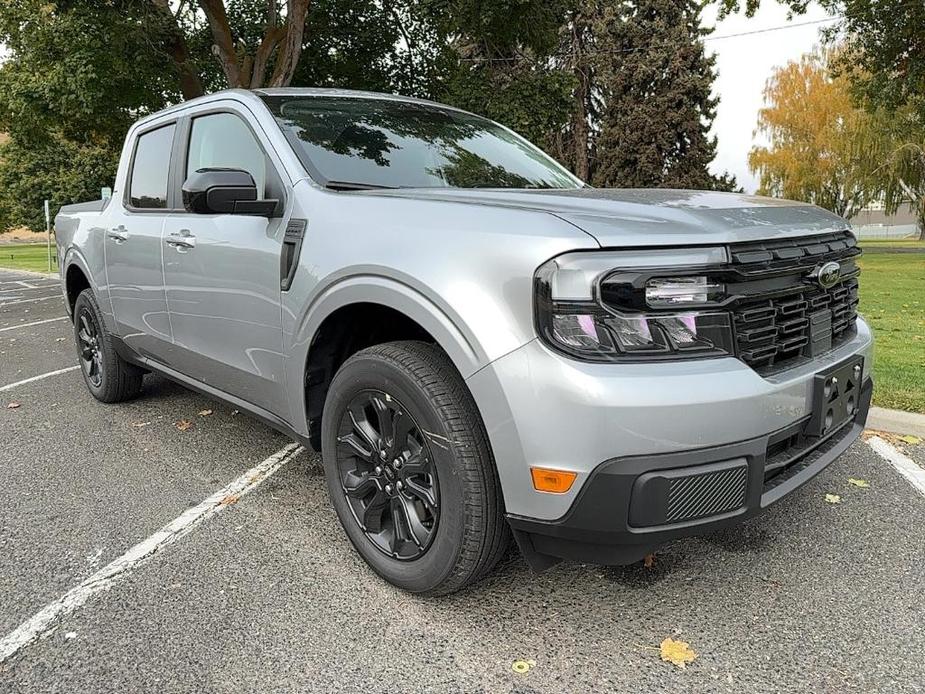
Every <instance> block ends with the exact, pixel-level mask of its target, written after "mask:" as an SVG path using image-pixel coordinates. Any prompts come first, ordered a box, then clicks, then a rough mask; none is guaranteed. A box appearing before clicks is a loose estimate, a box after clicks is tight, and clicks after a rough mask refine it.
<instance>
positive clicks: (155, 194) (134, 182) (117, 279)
mask: <svg viewBox="0 0 925 694" xmlns="http://www.w3.org/2000/svg"><path fill="white" fill-rule="evenodd" d="M176 130H177V124H176V123H166V124H158V125H156V126H153V127H151V128H149V129H147V130H143V131H141V134H140V135H138V136H137V137H136V138H135V144H134V148H133V150H132V152H131V159H130V162H129V169H128V171H127V176H126V180H125V182H124V187H125V191H124V194H123V195H122V198H121V206H120V207H119V208H117V209H115V210H114V212H113V214H112V215H108V216H107V219H108V220H109V221H108V226H107V228H106V230H105V233H106V237H105V244H106V245H105V248H106V277H107V281H108V283H109V296H110V299H111V301H112V310H113V314H114V317H115V321H116V331H117V334H118V335H119V336H120V337H121V338H122V339H123V340H124V341H125V343H126V345H128V346H129V347H130V348H132V349H133V350H134V351H135V352H137V353H138V354H141V355H143V356H147V357H153V358H155V359H157V360H158V361H165V360H166V359H167V355H168V351H169V348H170V343H171V340H172V335H171V329H170V318H169V316H168V314H167V297H166V293H165V290H164V274H163V269H162V267H161V251H162V243H161V232H162V230H163V227H164V220H165V219H166V217H167V214H168V213H169V211H170V208H171V207H172V206H173V205H174V204H175V201H174V199H173V197H174V196H173V195H170V194H169V191H170V185H169V181H168V179H169V177H170V176H169V174H170V156H171V150H172V148H173V143H174V135H175V133H176ZM113 202H115V201H113Z"/></svg>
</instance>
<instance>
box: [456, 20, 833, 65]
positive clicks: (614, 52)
mask: <svg viewBox="0 0 925 694" xmlns="http://www.w3.org/2000/svg"><path fill="white" fill-rule="evenodd" d="M842 19H844V17H843V16H842V15H835V16H833V17H826V18H825V19H813V20H809V21H806V22H794V23H791V24H781V25H778V26H773V27H765V28H764V29H753V30H751V31H740V32H737V33H735V34H723V35H721V36H705V37H703V38H702V39H701V40H702V41H703V42H704V43H706V42H707V41H723V40H725V39H735V38H739V37H740V36H754V35H756V34H768V33H771V32H774V31H782V30H784V29H798V28H800V27H806V26H813V25H817V24H824V23H827V22H837V21H839V20H842ZM669 46H670V44H650V45H647V46H632V47H630V48H618V49H615V50H609V51H595V50H590V51H583V52H582V55H586V56H594V55H620V54H622V53H636V52H638V51H650V50H654V49H656V48H663V47H669ZM574 55H575V54H574V53H573V52H567V53H561V52H560V53H553V54H552V55H550V56H549V58H569V57H573V56H574ZM522 59H524V57H523V56H505V57H503V58H460V59H459V60H460V62H463V63H493V62H513V61H517V60H522ZM545 59H546V58H533V59H532V61H533V62H540V61H542V60H545Z"/></svg>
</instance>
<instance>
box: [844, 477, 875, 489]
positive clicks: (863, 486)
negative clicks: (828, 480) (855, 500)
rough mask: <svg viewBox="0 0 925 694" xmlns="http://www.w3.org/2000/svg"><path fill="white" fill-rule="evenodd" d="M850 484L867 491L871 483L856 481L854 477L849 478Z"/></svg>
mask: <svg viewBox="0 0 925 694" xmlns="http://www.w3.org/2000/svg"><path fill="white" fill-rule="evenodd" d="M848 484H853V485H854V486H855V487H860V488H861V489H867V488H868V487H869V486H870V482H868V481H867V480H856V479H854V477H849V478H848Z"/></svg>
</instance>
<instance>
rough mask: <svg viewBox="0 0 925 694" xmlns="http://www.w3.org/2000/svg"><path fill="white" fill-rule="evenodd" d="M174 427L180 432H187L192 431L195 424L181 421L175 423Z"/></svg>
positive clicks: (186, 420) (184, 420) (185, 420)
mask: <svg viewBox="0 0 925 694" xmlns="http://www.w3.org/2000/svg"><path fill="white" fill-rule="evenodd" d="M173 425H174V426H175V427H176V428H177V429H179V430H180V431H186V430H187V429H191V428H192V427H193V423H192V422H191V421H189V420H188V419H181V420H180V421H178V422H174V424H173Z"/></svg>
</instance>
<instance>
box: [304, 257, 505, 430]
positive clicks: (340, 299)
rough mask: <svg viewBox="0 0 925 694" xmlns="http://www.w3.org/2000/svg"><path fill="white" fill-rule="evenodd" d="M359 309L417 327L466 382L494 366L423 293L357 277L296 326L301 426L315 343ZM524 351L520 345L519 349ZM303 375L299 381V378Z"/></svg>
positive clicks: (468, 333) (464, 329) (462, 327)
mask: <svg viewBox="0 0 925 694" xmlns="http://www.w3.org/2000/svg"><path fill="white" fill-rule="evenodd" d="M358 303H367V304H369V303H372V304H380V305H382V306H385V307H387V308H391V309H394V310H396V311H399V312H401V313H403V314H404V315H406V316H407V317H408V318H410V319H411V320H413V321H415V322H416V323H417V324H418V325H420V326H421V327H422V328H424V330H426V331H427V332H428V333H430V335H432V336H433V338H434V340H436V342H437V344H439V345H440V347H441V349H443V351H444V352H446V354H447V356H449V358H450V360H451V361H452V362H453V364H454V365H455V366H456V369H457V370H458V371H459V373H460V374H462V376H463V378H466V377H468V376H471V375H472V374H474V373H475V372H476V371H478V370H479V369H480V368H482V367H483V366H485V365H486V364H488V363H489V362H490V361H491V356H490V353H491V349H490V348H489V347H486V345H485V344H483V342H482V341H481V340H479V338H478V336H477V335H476V334H475V333H474V332H473V331H472V329H471V327H470V326H468V325H466V324H465V323H464V322H462V321H461V320H460V319H459V316H458V315H453V314H455V312H454V311H453V310H452V308H449V309H448V310H447V309H445V308H443V307H440V306H438V305H437V303H436V302H434V301H432V300H431V299H430V298H428V297H427V296H425V295H424V294H423V293H421V292H420V291H418V290H417V289H415V288H413V287H411V286H409V285H408V284H405V283H403V282H401V281H399V280H396V279H392V278H388V277H382V276H376V275H352V276H350V277H346V278H343V279H340V280H339V281H336V282H335V283H333V284H331V285H330V286H328V287H327V288H326V289H325V290H324V291H322V292H321V293H320V294H319V295H318V298H317V299H316V300H315V301H313V302H312V303H311V305H310V306H309V307H308V309H306V310H305V312H304V313H303V314H302V316H301V317H300V318H299V320H298V321H297V322H295V324H294V326H293V327H294V331H293V333H292V334H291V335H289V338H290V340H291V343H290V344H291V349H290V350H288V352H289V355H290V356H289V359H288V360H287V363H288V364H290V365H291V367H292V372H291V375H290V378H289V379H288V382H289V388H290V393H289V399H290V403H291V406H292V411H293V412H295V413H297V416H296V417H295V421H296V422H304V421H306V412H305V392H304V384H303V382H302V378H301V374H302V371H303V369H304V366H305V364H306V363H307V361H308V357H309V350H310V348H311V342H312V339H313V338H314V336H315V335H316V333H317V332H318V329H319V327H320V326H321V324H322V323H323V322H324V320H325V319H326V318H327V317H328V316H330V315H331V314H333V313H334V312H335V311H337V310H338V309H340V308H343V307H344V306H348V305H350V304H358ZM518 346H520V345H515V346H514V349H516V347H518ZM297 374H298V377H295V376H296V375H297Z"/></svg>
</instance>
